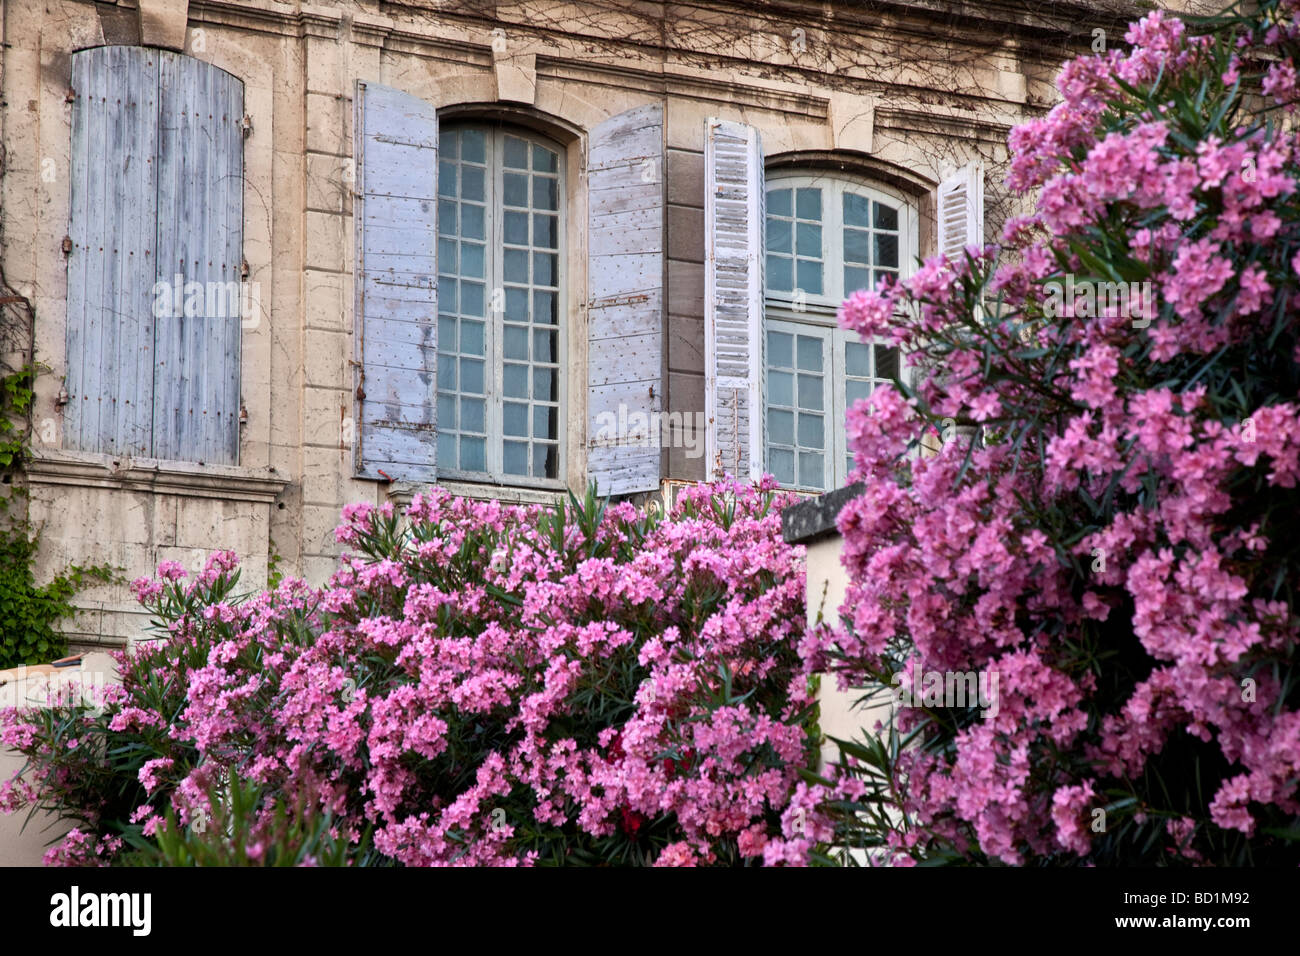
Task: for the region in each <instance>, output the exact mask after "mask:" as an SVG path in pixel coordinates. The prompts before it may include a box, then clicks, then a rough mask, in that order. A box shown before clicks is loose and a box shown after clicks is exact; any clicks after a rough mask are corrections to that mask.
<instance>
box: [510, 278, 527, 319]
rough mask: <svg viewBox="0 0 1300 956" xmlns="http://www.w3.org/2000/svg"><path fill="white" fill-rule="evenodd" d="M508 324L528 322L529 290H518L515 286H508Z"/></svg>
mask: <svg viewBox="0 0 1300 956" xmlns="http://www.w3.org/2000/svg"><path fill="white" fill-rule="evenodd" d="M505 319H506V321H507V322H527V321H528V290H527V289H518V288H515V287H514V286H506V315H505Z"/></svg>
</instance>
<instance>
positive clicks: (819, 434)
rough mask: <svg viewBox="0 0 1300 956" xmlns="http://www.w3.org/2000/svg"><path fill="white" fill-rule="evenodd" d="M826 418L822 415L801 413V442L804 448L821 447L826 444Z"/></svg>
mask: <svg viewBox="0 0 1300 956" xmlns="http://www.w3.org/2000/svg"><path fill="white" fill-rule="evenodd" d="M825 421H826V420H825V419H824V418H823V417H822V416H821V415H809V414H807V413H804V412H801V413H800V414H799V444H800V445H801V446H803V447H804V448H821V447H823V445H824V444H825V434H826V428H825V424H824V423H825Z"/></svg>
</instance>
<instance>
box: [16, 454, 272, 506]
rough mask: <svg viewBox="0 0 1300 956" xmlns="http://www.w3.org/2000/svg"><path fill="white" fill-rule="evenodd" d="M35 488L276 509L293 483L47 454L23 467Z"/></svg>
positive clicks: (151, 462) (122, 458)
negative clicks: (139, 493)
mask: <svg viewBox="0 0 1300 956" xmlns="http://www.w3.org/2000/svg"><path fill="white" fill-rule="evenodd" d="M24 471H25V473H26V475H27V480H28V481H29V482H30V483H31V484H33V485H76V486H79V487H83V488H114V489H121V490H123V491H145V492H151V493H153V494H162V495H181V496H185V497H198V498H222V499H225V500H228V501H250V502H256V503H258V504H271V503H272V502H274V501H275V498H276V496H277V495H279V494H280V492H282V491H283V490H284V489H285V486H286V485H287V484H288V483H289V480H288V478H286V477H284V476H282V475H280V474H279V473H278V472H276V471H275V469H274V468H270V467H267V468H241V467H238V466H233V465H199V464H197V463H195V462H184V461H159V460H158V459H155V458H131V457H129V456H126V455H104V454H97V453H93V452H70V451H52V450H49V449H43V450H41V451H40V453H39V454H38V455H37V456H35V457H33V458H31V459H29V460H28V461H27V462H26V464H25V465H24Z"/></svg>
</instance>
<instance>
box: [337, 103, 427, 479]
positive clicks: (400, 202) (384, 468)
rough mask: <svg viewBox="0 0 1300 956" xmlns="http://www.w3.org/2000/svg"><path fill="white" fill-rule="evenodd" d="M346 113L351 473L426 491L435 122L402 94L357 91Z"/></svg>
mask: <svg viewBox="0 0 1300 956" xmlns="http://www.w3.org/2000/svg"><path fill="white" fill-rule="evenodd" d="M353 105H354V111H355V112H354V125H353V135H354V147H353V148H354V156H355V162H356V179H357V186H356V198H355V201H354V203H353V207H352V214H353V219H354V220H355V226H356V273H355V286H356V330H355V334H354V339H355V342H354V349H355V353H356V366H355V368H356V372H355V385H356V421H357V434H356V447H355V466H356V473H357V475H358V476H359V477H363V478H379V479H383V478H391V479H394V480H399V479H405V480H410V481H433V479H434V477H435V474H436V469H437V449H438V442H437V414H436V409H437V389H438V384H437V369H438V266H437V241H438V236H437V208H438V114H437V112H436V111H435V109H434V107H433V106H432V105H431V104H429V103H426V102H424V101H423V100H419V99H416V98H415V97H413V96H410V95H409V94H407V93H403V92H401V91H400V90H395V89H392V88H391V87H387V86H381V85H380V84H378V83H368V82H362V81H358V82H357V86H356V95H355V98H354V101H353ZM381 472H382V474H381Z"/></svg>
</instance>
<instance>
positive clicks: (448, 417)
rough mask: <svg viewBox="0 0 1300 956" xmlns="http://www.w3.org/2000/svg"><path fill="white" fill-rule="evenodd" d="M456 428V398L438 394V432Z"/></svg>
mask: <svg viewBox="0 0 1300 956" xmlns="http://www.w3.org/2000/svg"><path fill="white" fill-rule="evenodd" d="M455 427H456V396H455V395H444V394H443V393H441V392H439V393H438V430H439V431H442V430H443V429H448V430H452V429H455Z"/></svg>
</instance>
